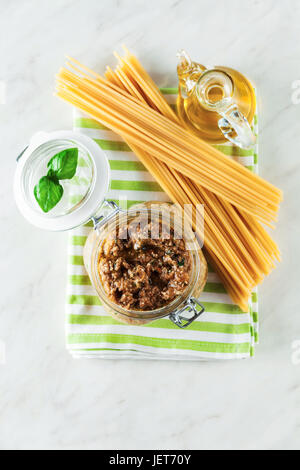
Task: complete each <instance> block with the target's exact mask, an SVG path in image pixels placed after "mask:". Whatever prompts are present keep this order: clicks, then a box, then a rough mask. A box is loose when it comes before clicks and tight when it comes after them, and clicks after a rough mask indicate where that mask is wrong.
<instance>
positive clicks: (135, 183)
mask: <svg viewBox="0 0 300 470" xmlns="http://www.w3.org/2000/svg"><path fill="white" fill-rule="evenodd" d="M162 91H163V93H164V94H165V96H166V98H167V100H168V102H169V103H170V104H171V105H175V102H176V97H177V90H176V89H170V88H166V89H163V90H162ZM253 126H254V132H255V133H256V134H257V118H256V116H255V119H254V123H253ZM74 129H75V131H77V132H82V133H84V134H86V135H88V136H90V137H92V138H93V139H95V141H96V142H97V143H98V144H99V145H100V147H101V148H102V149H103V150H104V151H105V152H106V155H107V156H108V159H109V163H110V168H111V178H112V180H111V187H110V191H109V194H108V195H107V198H108V199H112V200H114V201H115V202H117V203H118V202H119V200H120V199H121V198H122V197H123V196H126V198H127V200H128V208H129V207H130V206H132V205H133V204H136V203H137V202H144V201H149V200H157V201H168V200H169V199H168V197H167V196H166V194H164V192H163V191H162V190H161V188H160V187H159V185H158V184H157V183H156V181H155V180H154V179H153V178H152V176H151V175H150V174H149V173H148V172H147V171H146V169H145V168H144V167H143V165H142V164H141V163H140V162H139V160H138V158H137V157H136V156H135V155H134V154H133V153H132V152H131V150H130V148H129V147H128V146H127V145H126V143H125V142H123V141H122V139H121V138H120V137H119V136H118V135H116V134H115V133H113V132H112V131H110V130H107V129H106V128H104V127H103V126H102V125H100V124H99V123H98V122H96V121H94V120H93V119H90V118H88V117H85V116H83V115H82V114H80V113H79V112H78V111H77V110H76V111H75V116H74ZM217 147H218V148H219V149H220V150H221V151H222V152H224V153H225V154H226V155H228V156H231V157H232V158H235V159H236V160H238V161H239V162H241V163H242V164H244V165H246V166H247V167H249V168H251V169H252V170H253V171H257V148H254V149H253V150H242V149H239V148H237V147H234V146H232V145H231V144H230V143H228V144H223V145H218V146H217ZM91 227H92V226H91V224H87V225H86V226H83V227H79V228H76V229H74V230H73V231H72V232H71V233H70V235H69V245H68V250H69V264H68V285H67V303H66V342H67V349H68V350H69V351H70V353H71V354H72V355H73V356H74V357H76V358H80V357H86V358H117V359H121V358H122V359H127V358H128V359H166V360H210V359H241V358H248V357H251V356H253V353H254V346H255V343H256V342H257V341H258V306H257V292H256V291H255V292H253V294H252V299H251V300H250V310H249V313H243V312H242V311H241V310H240V309H239V307H237V306H236V305H234V304H233V302H232V301H231V299H230V298H229V296H228V295H227V294H226V291H225V289H224V287H223V286H222V283H221V282H220V280H219V278H218V276H217V275H216V273H214V272H213V270H212V269H209V274H208V282H207V284H206V286H205V289H204V292H203V293H202V294H201V303H202V304H203V305H204V306H205V313H204V314H203V315H201V316H200V317H199V318H198V319H197V320H196V321H194V322H193V323H192V324H191V325H190V326H189V327H188V328H187V329H180V328H178V327H176V326H175V325H174V324H173V323H172V322H171V321H170V320H169V319H168V318H163V319H159V320H156V321H154V322H152V323H149V324H147V325H144V326H131V325H126V324H123V323H120V322H118V321H116V320H115V319H113V318H112V317H111V316H110V315H108V314H107V313H106V311H105V309H104V308H103V306H102V305H101V303H100V300H99V298H98V297H97V295H96V293H95V291H94V289H93V287H92V286H91V283H90V280H89V277H88V275H87V273H86V271H85V268H84V264H83V258H82V254H83V246H84V243H85V240H86V237H87V235H88V233H89V231H90V230H91Z"/></svg>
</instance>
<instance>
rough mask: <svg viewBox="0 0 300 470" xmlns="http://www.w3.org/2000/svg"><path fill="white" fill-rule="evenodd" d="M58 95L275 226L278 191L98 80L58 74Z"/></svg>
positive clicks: (77, 74)
mask: <svg viewBox="0 0 300 470" xmlns="http://www.w3.org/2000/svg"><path fill="white" fill-rule="evenodd" d="M85 70H87V69H86V68H85ZM92 77H94V78H92ZM57 95H58V96H60V97H61V98H63V99H65V100H67V101H68V102H70V103H72V104H75V105H76V106H77V107H79V108H80V109H82V110H83V111H85V112H87V113H88V114H90V115H91V116H93V117H94V118H95V119H98V120H99V121H101V122H102V123H103V124H105V125H107V126H108V127H110V128H111V129H113V130H114V131H116V132H118V133H119V134H122V135H123V136H124V137H125V138H126V139H128V140H130V141H131V142H132V143H133V144H134V145H137V146H138V147H139V148H141V149H142V150H143V151H146V152H148V153H151V155H153V156H155V157H156V158H158V159H159V160H161V161H163V162H164V163H166V164H167V165H168V166H170V167H171V168H173V169H175V170H177V171H180V172H181V173H182V174H184V175H185V176H187V177H190V178H191V179H193V180H194V181H195V182H196V183H198V184H201V185H202V186H203V187H205V188H206V189H208V190H210V191H212V192H214V193H215V194H217V195H219V196H221V197H222V198H223V199H225V200H227V201H228V202H231V203H232V204H234V205H235V206H236V207H238V208H239V209H242V210H244V211H245V212H247V213H249V214H251V215H253V216H255V217H256V218H257V219H258V220H261V221H264V222H265V223H270V222H271V221H274V220H276V213H277V211H278V205H279V202H280V201H281V198H282V195H281V191H280V190H279V189H277V188H275V187H274V186H273V185H271V184H270V183H268V182H266V181H265V180H264V179H262V178H260V177H259V176H257V175H255V174H253V173H251V172H250V171H249V170H248V169H246V168H244V167H243V166H242V165H240V164H239V163H237V162H235V161H233V160H231V159H228V158H227V157H225V156H224V155H223V154H222V153H221V152H219V151H218V150H216V149H215V148H213V147H212V146H210V145H208V144H207V143H205V142H204V141H202V140H201V139H198V138H196V137H195V136H193V135H192V134H190V133H189V132H188V131H187V130H185V129H183V128H182V127H181V126H180V125H178V124H177V123H175V122H174V121H172V120H171V119H169V118H168V117H165V116H164V115H162V114H160V113H159V112H158V111H157V110H155V109H152V108H151V107H149V106H148V104H146V103H143V102H141V101H140V100H139V99H138V98H136V97H133V96H132V95H131V94H129V93H128V92H126V91H123V92H121V90H120V88H119V87H118V86H116V85H114V84H112V83H110V84H109V83H108V81H107V80H105V79H104V78H103V77H101V76H100V75H98V74H95V73H94V72H92V71H88V72H83V71H82V70H81V72H80V71H76V72H75V73H74V72H71V71H69V70H68V69H65V68H63V69H61V70H60V72H59V74H58V76H57Z"/></svg>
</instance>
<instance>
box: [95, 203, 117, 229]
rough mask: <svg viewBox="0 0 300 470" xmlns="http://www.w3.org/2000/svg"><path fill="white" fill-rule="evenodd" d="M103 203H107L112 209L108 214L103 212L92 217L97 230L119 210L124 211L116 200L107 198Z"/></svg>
mask: <svg viewBox="0 0 300 470" xmlns="http://www.w3.org/2000/svg"><path fill="white" fill-rule="evenodd" d="M103 205H106V206H108V207H110V208H111V209H112V211H111V212H110V213H109V214H107V215H104V214H101V215H99V216H98V217H96V216H93V217H92V219H91V220H92V222H93V224H94V229H95V230H97V229H99V228H100V226H101V225H103V224H104V223H106V222H108V221H109V220H110V219H112V218H113V217H114V216H115V215H116V214H118V213H119V212H123V211H122V209H121V207H119V206H118V204H116V203H115V202H114V201H107V200H106V199H105V200H104V201H103Z"/></svg>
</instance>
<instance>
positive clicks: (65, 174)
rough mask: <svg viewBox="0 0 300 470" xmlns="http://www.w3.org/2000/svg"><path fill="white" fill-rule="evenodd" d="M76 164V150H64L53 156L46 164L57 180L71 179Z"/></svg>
mask: <svg viewBox="0 0 300 470" xmlns="http://www.w3.org/2000/svg"><path fill="white" fill-rule="evenodd" d="M77 164H78V148H71V149H65V150H62V151H61V152H59V153H57V154H56V155H54V157H52V158H51V160H50V161H49V162H48V165H47V166H48V168H49V170H52V171H53V172H54V173H55V174H56V177H57V179H59V180H66V179H71V178H73V176H74V175H75V173H76V169H77Z"/></svg>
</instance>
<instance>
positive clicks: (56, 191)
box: [34, 176, 64, 212]
mask: <svg viewBox="0 0 300 470" xmlns="http://www.w3.org/2000/svg"><path fill="white" fill-rule="evenodd" d="M63 192H64V190H63V187H62V185H61V184H59V182H58V181H54V180H53V179H52V178H51V177H49V176H43V177H42V178H41V179H40V181H39V182H38V184H37V185H36V186H35V187H34V197H35V199H36V200H37V202H38V204H39V206H40V208H41V209H42V210H43V211H44V212H49V211H50V210H51V209H53V207H54V206H56V204H57V203H58V202H59V201H60V200H61V198H62V195H63Z"/></svg>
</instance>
